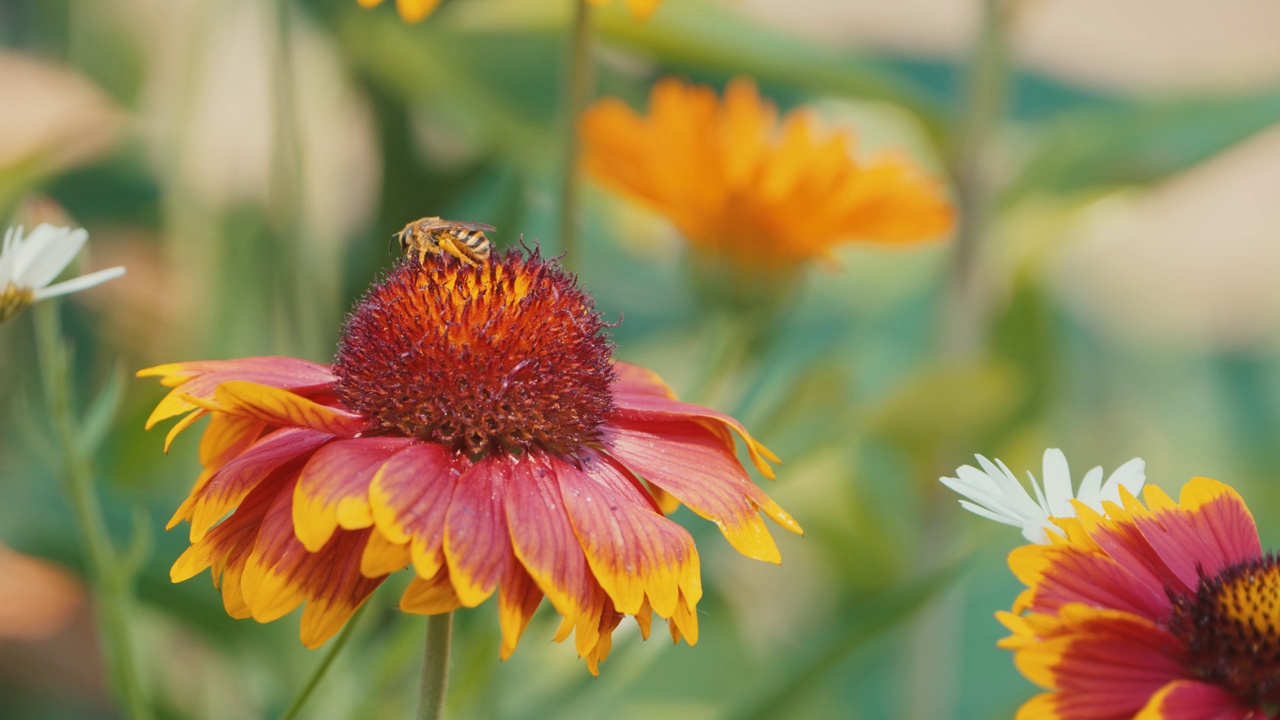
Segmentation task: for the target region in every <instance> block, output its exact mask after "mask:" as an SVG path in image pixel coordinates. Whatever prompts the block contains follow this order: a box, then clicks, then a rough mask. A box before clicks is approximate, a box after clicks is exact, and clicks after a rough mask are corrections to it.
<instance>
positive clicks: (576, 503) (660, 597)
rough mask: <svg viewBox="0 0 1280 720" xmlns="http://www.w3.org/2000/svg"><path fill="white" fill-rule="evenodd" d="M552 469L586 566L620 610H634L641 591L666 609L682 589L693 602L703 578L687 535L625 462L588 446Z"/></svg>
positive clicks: (667, 612) (639, 603) (671, 609)
mask: <svg viewBox="0 0 1280 720" xmlns="http://www.w3.org/2000/svg"><path fill="white" fill-rule="evenodd" d="M556 475H557V476H558V478H559V481H560V493H561V497H562V498H563V500H564V506H565V510H566V512H567V513H568V516H569V520H570V521H571V522H572V523H573V528H574V530H575V531H576V533H577V537H578V542H579V543H580V544H581V545H582V549H583V551H585V553H586V557H587V561H588V563H589V564H590V566H591V571H592V573H593V574H594V575H595V577H596V579H597V580H598V581H599V582H600V585H601V586H602V587H603V588H604V589H605V592H607V593H609V597H610V598H611V599H612V600H613V602H614V605H616V606H617V608H618V610H619V611H620V612H623V613H626V614H629V615H636V614H638V613H639V612H640V609H641V607H642V605H643V604H644V603H645V601H646V598H647V599H648V602H649V604H650V606H651V607H652V609H653V610H654V611H656V612H657V613H658V614H659V615H661V616H662V617H671V615H672V613H674V612H675V611H676V604H677V603H678V602H679V598H680V594H681V592H683V593H684V594H685V595H686V596H687V597H690V598H691V599H692V602H693V603H695V604H696V603H697V601H698V599H699V598H701V596H702V580H701V576H700V571H699V565H698V551H697V549H696V548H695V547H694V544H693V537H692V536H690V535H689V533H688V531H686V530H685V529H684V528H682V527H680V526H679V525H677V524H675V523H673V522H671V521H670V520H668V519H666V518H665V517H663V516H662V515H661V514H660V513H659V512H658V511H656V510H655V509H654V508H653V506H652V504H651V502H650V501H649V498H648V496H647V494H646V493H645V492H644V491H643V490H641V489H639V488H638V487H637V485H636V482H635V481H634V480H633V479H632V478H630V476H629V473H627V472H626V470H625V469H623V468H622V467H621V466H619V465H618V464H617V462H616V461H614V460H613V459H612V458H608V457H603V456H599V455H595V454H591V455H588V456H586V457H584V458H583V460H582V470H578V469H577V468H573V467H570V466H568V465H566V464H563V463H560V464H559V465H558V467H556Z"/></svg>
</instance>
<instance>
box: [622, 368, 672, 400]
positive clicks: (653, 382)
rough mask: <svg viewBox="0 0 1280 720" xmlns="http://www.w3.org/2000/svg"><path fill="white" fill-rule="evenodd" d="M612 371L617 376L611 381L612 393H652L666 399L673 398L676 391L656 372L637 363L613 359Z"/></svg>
mask: <svg viewBox="0 0 1280 720" xmlns="http://www.w3.org/2000/svg"><path fill="white" fill-rule="evenodd" d="M613 372H614V373H615V374H616V375H617V378H616V379H615V380H614V381H613V394H614V395H615V396H616V395H619V394H628V395H653V396H656V397H660V398H665V399H667V400H675V399H676V393H675V391H674V390H672V389H671V388H670V387H669V386H668V385H667V384H666V383H664V382H662V378H660V377H658V373H656V372H654V371H652V370H650V369H648V368H645V367H641V366H639V365H632V364H631V363H627V362H622V361H620V360H615V361H614V363H613Z"/></svg>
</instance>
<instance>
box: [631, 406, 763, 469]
mask: <svg viewBox="0 0 1280 720" xmlns="http://www.w3.org/2000/svg"><path fill="white" fill-rule="evenodd" d="M613 403H614V411H613V413H612V414H611V415H610V417H609V420H607V421H606V424H614V423H615V422H617V423H618V424H625V425H629V426H632V427H639V428H644V427H645V426H646V425H648V424H649V423H656V424H659V425H666V424H669V423H671V422H673V421H686V422H688V421H692V422H697V423H699V424H701V425H703V426H704V427H706V428H708V429H710V430H711V431H712V432H715V433H716V435H717V437H722V438H723V441H724V442H725V443H726V444H727V445H728V446H729V450H730V452H731V453H732V451H733V439H732V437H731V436H730V435H729V434H728V431H730V430H731V431H733V432H735V433H737V434H738V436H739V437H741V438H742V440H743V442H745V443H746V444H747V452H748V453H749V454H750V455H751V462H753V463H755V466H756V469H757V470H759V471H760V473H761V474H763V475H764V476H765V477H767V478H770V479H772V478H773V469H772V468H770V467H769V461H772V462H779V461H778V456H777V455H774V454H773V453H772V452H770V450H769V448H767V447H765V446H764V445H761V444H760V443H759V442H757V441H756V439H755V438H753V437H751V433H749V432H747V429H746V428H745V427H743V426H742V423H740V422H738V421H737V420H735V419H733V418H732V417H730V416H728V415H725V414H724V413H720V412H716V411H715V410H711V409H709V408H704V407H702V406H701V405H693V404H690V403H683V402H679V401H676V400H671V399H668V398H665V397H660V396H658V395H657V394H655V393H640V394H634V393H621V394H618V395H615V396H614V398H613Z"/></svg>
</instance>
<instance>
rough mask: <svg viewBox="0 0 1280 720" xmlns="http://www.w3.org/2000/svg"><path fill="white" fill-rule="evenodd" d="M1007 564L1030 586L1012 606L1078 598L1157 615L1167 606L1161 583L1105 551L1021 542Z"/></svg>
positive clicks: (1039, 606) (1054, 604)
mask: <svg viewBox="0 0 1280 720" xmlns="http://www.w3.org/2000/svg"><path fill="white" fill-rule="evenodd" d="M1009 568H1010V569H1011V570H1013V572H1014V574H1015V575H1017V576H1018V579H1019V580H1021V581H1022V582H1023V583H1025V584H1026V585H1027V587H1028V588H1029V589H1030V593H1029V595H1028V597H1027V599H1026V600H1020V601H1019V603H1018V604H1017V605H1015V610H1016V611H1021V610H1023V609H1030V610H1034V611H1035V612H1053V611H1056V610H1057V609H1058V608H1059V607H1061V606H1063V605H1065V604H1067V603H1072V602H1082V603H1085V604H1087V605H1092V606H1094V607H1101V608H1111V609H1114V610H1124V611H1127V612H1132V613H1134V614H1136V615H1140V616H1142V617H1145V618H1147V619H1149V620H1156V619H1159V618H1162V617H1165V616H1166V615H1167V614H1168V611H1169V609H1170V607H1171V605H1170V601H1169V596H1168V595H1167V594H1165V591H1164V587H1165V585H1164V583H1163V582H1159V581H1158V580H1155V578H1153V577H1150V576H1144V577H1138V576H1136V575H1135V574H1134V573H1133V572H1131V571H1130V570H1128V569H1126V567H1124V566H1122V565H1121V564H1119V563H1118V562H1116V561H1115V560H1114V559H1113V558H1111V557H1110V556H1108V555H1106V554H1104V553H1102V552H1099V551H1096V550H1093V551H1090V549H1089V548H1086V547H1082V546H1080V545H1076V544H1070V545H1069V544H1055V545H1024V546H1022V547H1019V548H1017V549H1015V550H1014V551H1013V552H1011V553H1009Z"/></svg>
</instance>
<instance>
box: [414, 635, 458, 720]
mask: <svg viewBox="0 0 1280 720" xmlns="http://www.w3.org/2000/svg"><path fill="white" fill-rule="evenodd" d="M452 641H453V613H451V612H447V613H443V614H441V615H431V616H429V617H428V618H427V648H426V652H425V653H424V654H423V658H422V686H421V687H420V688H419V690H418V712H417V714H416V715H415V716H414V717H415V718H416V720H439V718H440V716H441V715H443V714H444V695H445V691H446V690H447V689H448V685H449V645H450V644H451V643H452Z"/></svg>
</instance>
